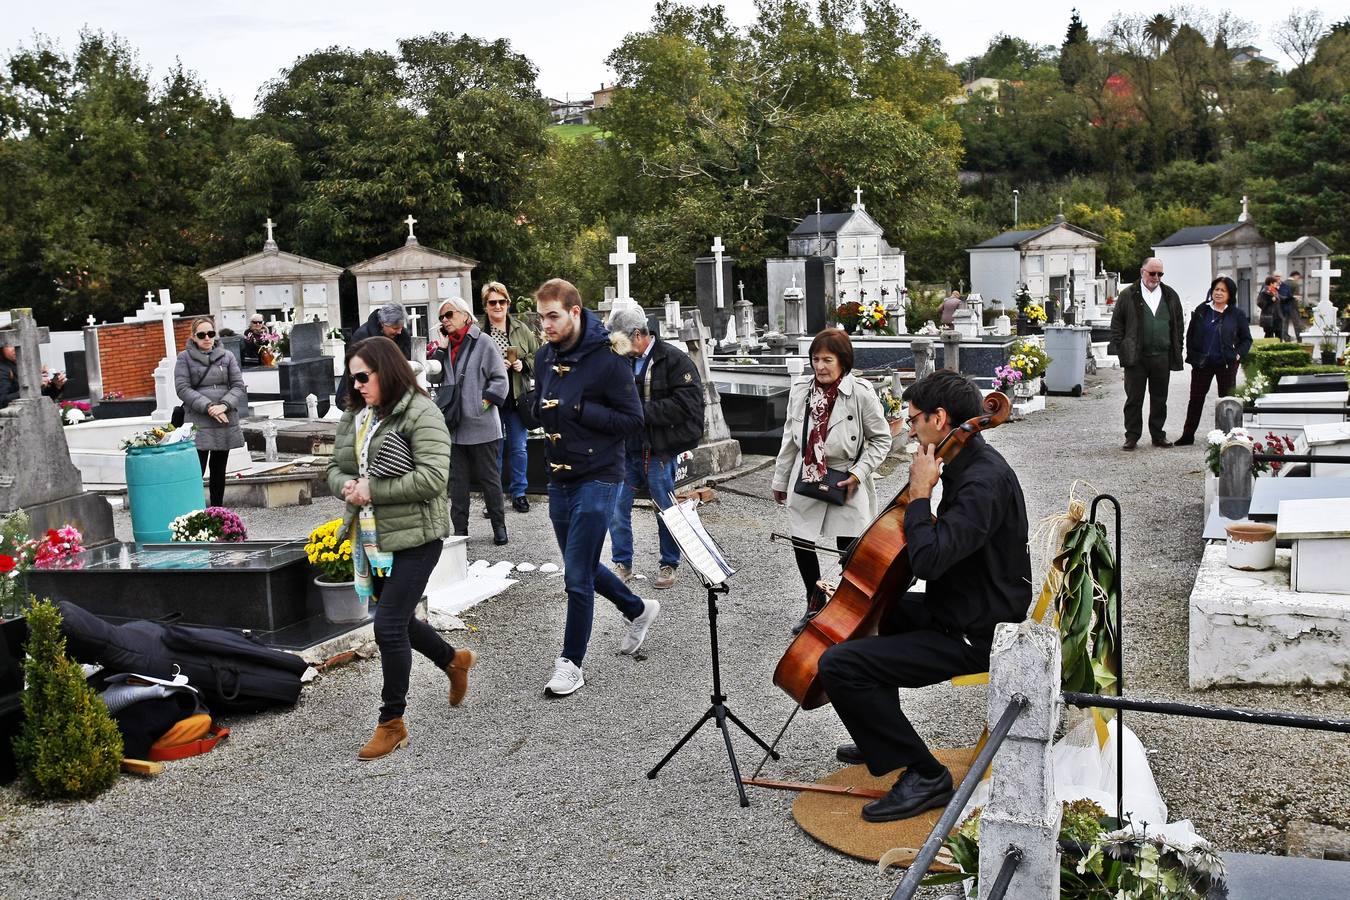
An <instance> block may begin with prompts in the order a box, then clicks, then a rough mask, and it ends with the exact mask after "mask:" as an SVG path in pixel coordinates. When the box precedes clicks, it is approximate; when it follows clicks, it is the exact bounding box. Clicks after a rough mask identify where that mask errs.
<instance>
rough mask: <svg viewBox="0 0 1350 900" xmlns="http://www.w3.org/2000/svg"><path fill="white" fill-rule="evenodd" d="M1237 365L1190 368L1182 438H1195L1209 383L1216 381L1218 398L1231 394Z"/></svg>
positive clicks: (1235, 379) (1234, 383)
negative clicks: (1188, 397) (1188, 398)
mask: <svg viewBox="0 0 1350 900" xmlns="http://www.w3.org/2000/svg"><path fill="white" fill-rule="evenodd" d="M1237 370H1238V364H1237V363H1236V362H1231V363H1228V364H1226V365H1222V366H1192V367H1191V398H1190V401H1189V402H1188V403H1187V404H1186V424H1185V425H1182V426H1181V436H1182V437H1187V438H1190V437H1195V430H1196V429H1197V428H1199V427H1200V413H1201V411H1202V410H1203V409H1204V408H1205V397H1206V396H1207V395H1208V394H1209V385H1210V382H1212V381H1214V380H1216V379H1217V380H1218V382H1219V396H1220V397H1227V396H1229V395H1230V394H1232V393H1233V387H1234V386H1235V385H1236V384H1237Z"/></svg>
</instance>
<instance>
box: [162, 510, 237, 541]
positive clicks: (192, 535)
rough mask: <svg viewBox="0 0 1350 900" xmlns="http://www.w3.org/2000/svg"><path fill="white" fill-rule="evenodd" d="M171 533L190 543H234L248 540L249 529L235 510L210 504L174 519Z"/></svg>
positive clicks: (175, 537) (174, 536)
mask: <svg viewBox="0 0 1350 900" xmlns="http://www.w3.org/2000/svg"><path fill="white" fill-rule="evenodd" d="M169 535H170V536H171V537H172V539H173V540H175V541H182V542H184V543H190V544H210V543H222V542H223V543H233V542H235V541H246V540H248V529H246V528H245V527H244V523H243V522H242V521H241V520H240V518H239V516H237V515H235V513H234V511H233V510H229V509H226V508H225V507H223V506H208V507H207V508H206V509H195V510H193V511H192V512H190V513H184V514H183V515H181V516H179V517H178V518H176V519H174V520H173V521H172V522H170V523H169Z"/></svg>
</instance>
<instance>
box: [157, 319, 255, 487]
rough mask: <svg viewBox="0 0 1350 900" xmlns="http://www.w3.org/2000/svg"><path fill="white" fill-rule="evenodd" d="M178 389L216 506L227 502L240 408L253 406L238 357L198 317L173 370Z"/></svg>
mask: <svg viewBox="0 0 1350 900" xmlns="http://www.w3.org/2000/svg"><path fill="white" fill-rule="evenodd" d="M173 385H174V390H175V391H177V393H178V399H179V401H181V402H182V404H183V423H184V424H187V423H189V422H190V423H192V425H193V428H194V429H195V437H196V441H197V458H198V459H199V460H201V464H202V472H203V473H205V472H206V468H207V464H208V463H209V464H210V467H211V482H210V484H211V506H220V505H221V504H222V503H224V500H225V464H226V461H227V460H228V459H229V457H230V450H231V449H233V448H235V447H242V446H244V432H243V430H242V429H241V428H240V427H239V410H241V409H243V408H244V407H245V406H246V405H247V403H248V392H247V391H246V390H245V388H244V373H243V372H241V371H240V369H239V361H238V360H237V359H235V358H234V354H233V353H231V352H230V351H228V350H226V349H224V348H223V347H220V346H218V345H217V344H216V326H215V324H214V323H213V322H212V321H211V320H210V319H195V320H193V322H192V330H191V332H189V334H188V340H187V348H186V349H184V350H183V352H182V353H180V354H178V362H177V364H176V365H175V366H174V369H173Z"/></svg>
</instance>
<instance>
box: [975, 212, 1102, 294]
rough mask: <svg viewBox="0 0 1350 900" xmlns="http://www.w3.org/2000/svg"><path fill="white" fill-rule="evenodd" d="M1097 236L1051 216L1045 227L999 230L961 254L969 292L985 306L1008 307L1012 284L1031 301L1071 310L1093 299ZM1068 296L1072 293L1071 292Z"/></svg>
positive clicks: (1013, 288) (1100, 239) (1013, 291)
mask: <svg viewBox="0 0 1350 900" xmlns="http://www.w3.org/2000/svg"><path fill="white" fill-rule="evenodd" d="M1101 244H1102V236H1101V235H1099V234H1094V233H1092V232H1091V231H1088V230H1087V229H1086V228H1079V227H1078V226H1077V225H1074V224H1072V223H1071V222H1069V221H1068V220H1066V219H1065V218H1064V216H1062V215H1059V216H1055V219H1054V221H1052V222H1051V223H1050V224H1049V225H1045V226H1042V227H1040V228H1029V229H1024V230H1021V231H1005V232H1003V233H1002V234H999V235H995V236H994V237H991V238H990V239H989V240H987V241H984V242H983V243H980V244H976V245H975V246H974V247H971V248H969V249H968V250H967V251H966V252H967V253H969V254H970V290H971V292H972V293H975V294H979V295H980V296H981V297H982V298H984V301H985V302H986V303H994V304H997V303H1002V304H1003V305H1004V306H1011V305H1012V303H1013V298H1014V297H1015V296H1016V295H1017V286H1018V285H1019V284H1025V285H1026V286H1027V292H1028V293H1029V294H1031V296H1032V297H1034V298H1035V299H1037V300H1040V299H1043V298H1051V299H1053V300H1055V301H1056V303H1057V304H1059V308H1060V309H1063V308H1064V303H1065V300H1066V299H1068V298H1069V297H1070V296H1072V297H1073V304H1074V308H1075V309H1083V308H1084V305H1085V304H1090V303H1091V301H1094V300H1095V299H1096V298H1095V297H1094V296H1093V291H1094V290H1095V282H1094V278H1095V273H1096V271H1097V248H1098V247H1100V246H1101ZM1071 292H1072V293H1071Z"/></svg>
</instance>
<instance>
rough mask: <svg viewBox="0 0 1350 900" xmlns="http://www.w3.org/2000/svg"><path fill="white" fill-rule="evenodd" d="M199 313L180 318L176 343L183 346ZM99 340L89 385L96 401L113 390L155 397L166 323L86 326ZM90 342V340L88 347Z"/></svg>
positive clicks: (175, 330) (95, 339) (97, 340)
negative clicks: (157, 371) (155, 375)
mask: <svg viewBox="0 0 1350 900" xmlns="http://www.w3.org/2000/svg"><path fill="white" fill-rule="evenodd" d="M194 318H196V316H191V317H186V318H176V319H174V322H173V330H174V342H173V345H174V346H175V347H176V348H178V349H180V350H181V349H182V348H183V346H184V345H185V344H186V343H187V338H188V331H189V330H190V329H191V328H192V320H193V319H194ZM86 331H87V332H92V333H93V335H94V341H95V342H96V345H95V346H96V353H97V358H96V360H95V359H90V360H89V387H90V393H91V396H92V397H94V399H95V400H97V399H99V398H101V397H103V396H104V395H106V394H107V393H109V392H110V391H121V392H122V394H123V396H126V397H153V396H155V379H154V377H153V376H154V372H155V366H157V365H158V364H159V361H160V360H161V359H163V358H164V326H163V325H162V324H161V323H160V322H159V321H154V322H126V323H122V324H118V325H95V326H93V327H92V328H89V329H86ZM89 344H90V342H89V341H86V344H85V345H86V347H89Z"/></svg>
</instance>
